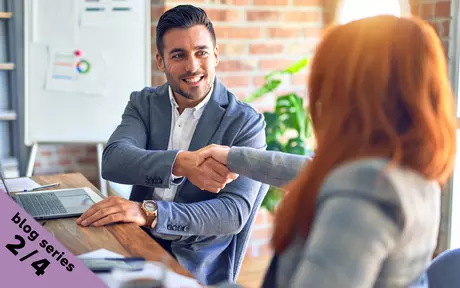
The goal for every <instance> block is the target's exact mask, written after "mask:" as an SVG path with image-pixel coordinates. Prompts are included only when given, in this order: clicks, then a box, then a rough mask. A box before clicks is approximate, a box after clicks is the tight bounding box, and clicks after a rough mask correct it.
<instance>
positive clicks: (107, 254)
mask: <svg viewBox="0 0 460 288" xmlns="http://www.w3.org/2000/svg"><path fill="white" fill-rule="evenodd" d="M78 258H81V259H95V258H125V256H123V255H120V254H118V253H115V252H112V251H110V250H107V249H98V250H94V251H91V252H88V253H83V254H80V255H78Z"/></svg>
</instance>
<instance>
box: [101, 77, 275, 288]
mask: <svg viewBox="0 0 460 288" xmlns="http://www.w3.org/2000/svg"><path fill="white" fill-rule="evenodd" d="M170 124H171V103H170V100H169V96H168V85H167V84H164V85H163V86H160V87H157V88H145V89H143V90H142V91H140V92H134V93H132V95H131V97H130V101H129V102H128V105H127V106H126V109H125V111H124V113H123V116H122V121H121V124H120V125H119V126H118V127H117V128H116V130H115V132H114V133H113V134H112V136H111V137H110V139H109V141H108V144H107V147H106V148H105V149H104V153H103V163H102V176H103V177H104V179H107V180H110V181H113V182H117V183H121V184H131V185H134V186H133V189H132V193H131V196H130V200H132V201H139V202H140V201H143V200H145V199H152V198H153V197H154V196H153V194H152V193H153V190H154V189H155V188H166V187H169V186H170V185H179V187H178V189H177V193H176V196H175V199H174V201H173V202H167V201H161V200H159V201H157V204H158V218H157V225H156V228H155V229H152V230H153V231H151V232H152V234H153V235H155V236H156V237H159V238H162V239H169V240H173V241H172V243H171V250H172V252H173V254H174V255H175V257H176V258H177V260H178V262H179V263H180V264H182V265H183V266H184V267H185V268H187V269H188V270H189V271H190V272H191V273H192V274H193V275H194V276H195V277H196V278H197V279H198V280H199V281H200V282H202V283H203V284H206V285H212V284H215V283H218V282H221V281H225V280H226V281H234V279H235V277H236V274H237V272H238V270H239V265H240V263H241V258H242V257H243V255H244V250H245V249H244V248H245V247H246V242H245V241H246V240H247V236H248V235H249V234H248V233H249V232H248V231H250V229H248V228H250V227H247V226H246V225H249V226H250V225H252V221H253V217H252V216H253V214H254V213H255V210H257V209H258V207H259V206H258V205H260V201H256V200H257V199H258V197H259V198H260V197H263V196H264V195H265V193H266V190H267V188H264V189H261V183H260V182H257V181H254V180H251V179H249V178H247V177H239V178H238V179H237V180H235V181H233V182H231V183H230V184H228V185H227V186H226V187H225V189H224V190H223V191H221V192H220V193H217V194H216V193H211V192H208V191H202V190H200V189H199V188H198V187H196V186H194V185H193V184H192V183H191V182H190V181H188V180H185V181H183V182H180V183H174V182H172V180H171V171H172V165H173V163H174V161H175V159H176V156H177V153H178V152H179V151H177V150H166V149H167V147H168V140H169V135H170V128H171V127H170ZM264 129H265V122H264V120H263V116H262V115H261V114H259V113H257V112H256V111H255V110H254V109H252V108H251V107H250V106H249V105H247V104H244V103H242V102H240V101H238V100H237V99H236V97H235V96H234V95H233V94H232V93H230V92H229V91H228V90H227V89H226V88H225V86H224V85H223V84H221V83H220V82H219V80H218V79H216V81H215V83H214V90H213V93H212V95H211V99H210V100H209V102H208V104H207V105H206V107H205V110H204V112H203V115H202V116H201V118H200V120H199V122H198V124H197V127H196V130H195V133H194V135H193V138H192V140H191V143H190V147H189V150H190V151H194V150H197V149H200V148H202V147H204V146H206V145H208V144H211V143H215V144H222V145H228V146H249V147H253V148H256V149H265V147H266V144H265V132H264ZM259 191H260V192H259ZM155 200H156V199H155ZM255 203H256V204H255ZM248 219H251V221H249V222H248ZM244 228H245V229H244ZM242 230H243V232H244V233H246V235H245V236H244V237H238V234H239V233H240V231H242ZM239 236H241V235H239ZM241 239H243V240H244V241H243V242H244V243H242V241H240V240H241Z"/></svg>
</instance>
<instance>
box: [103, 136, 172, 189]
mask: <svg viewBox="0 0 460 288" xmlns="http://www.w3.org/2000/svg"><path fill="white" fill-rule="evenodd" d="M178 152H179V151H178V150H153V151H151V150H145V149H141V148H138V147H136V146H134V145H132V144H130V143H127V142H124V141H116V142H112V143H109V145H108V146H107V147H106V148H105V149H104V153H103V155H102V177H103V178H104V179H107V180H109V181H114V182H117V183H121V184H129V185H143V186H152V187H158V188H168V187H170V184H171V183H170V181H171V173H172V166H173V164H174V162H175V159H176V157H177V153H178Z"/></svg>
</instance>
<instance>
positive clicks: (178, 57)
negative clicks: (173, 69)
mask: <svg viewBox="0 0 460 288" xmlns="http://www.w3.org/2000/svg"><path fill="white" fill-rule="evenodd" d="M172 58H173V59H180V58H182V54H176V55H174V56H172Z"/></svg>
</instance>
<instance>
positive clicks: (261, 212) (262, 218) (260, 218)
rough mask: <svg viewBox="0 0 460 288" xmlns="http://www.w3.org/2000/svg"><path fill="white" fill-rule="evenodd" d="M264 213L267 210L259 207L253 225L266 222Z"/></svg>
mask: <svg viewBox="0 0 460 288" xmlns="http://www.w3.org/2000/svg"><path fill="white" fill-rule="evenodd" d="M266 214H267V210H265V209H259V211H257V215H256V220H255V222H254V225H255V226H257V225H265V224H266V223H267V221H266V219H267V217H266Z"/></svg>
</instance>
